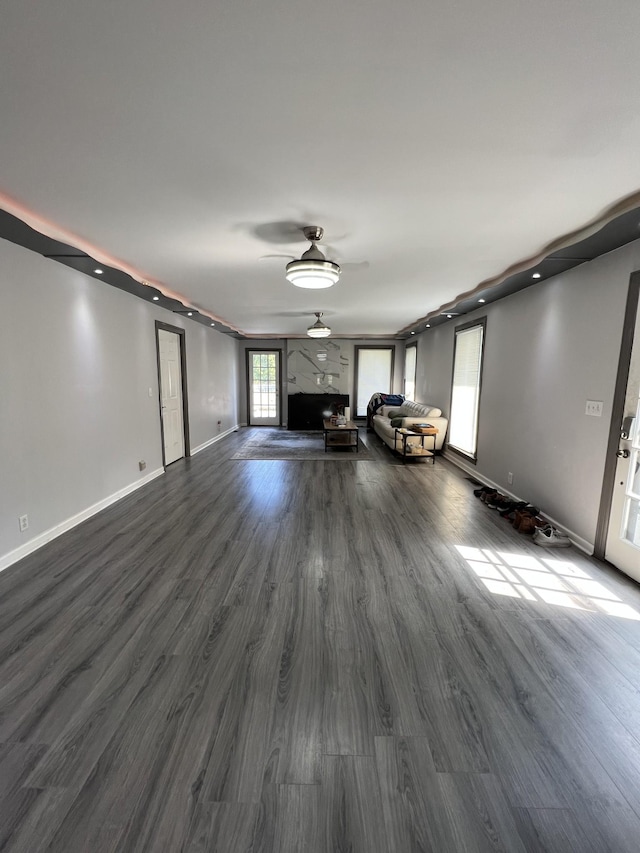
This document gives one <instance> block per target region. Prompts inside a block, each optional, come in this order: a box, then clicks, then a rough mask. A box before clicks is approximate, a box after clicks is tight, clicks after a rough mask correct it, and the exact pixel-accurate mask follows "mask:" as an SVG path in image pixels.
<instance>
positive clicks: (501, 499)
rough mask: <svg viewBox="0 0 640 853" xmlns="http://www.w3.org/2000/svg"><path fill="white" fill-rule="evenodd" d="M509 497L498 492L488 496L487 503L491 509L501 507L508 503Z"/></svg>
mask: <svg viewBox="0 0 640 853" xmlns="http://www.w3.org/2000/svg"><path fill="white" fill-rule="evenodd" d="M508 501H509V498H508V497H507V496H506V495H502V494H500V492H496V493H495V495H492V496H491V497H488V498H487V500H486V501H485V503H486V504H487V506H488V507H489V509H500V508H501V507H503V506H504V505H505V504H506V503H508Z"/></svg>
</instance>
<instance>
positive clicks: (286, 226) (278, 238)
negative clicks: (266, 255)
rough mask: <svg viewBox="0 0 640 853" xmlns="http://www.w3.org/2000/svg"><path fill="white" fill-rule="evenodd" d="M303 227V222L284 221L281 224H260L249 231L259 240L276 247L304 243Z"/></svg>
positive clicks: (305, 240)
mask: <svg viewBox="0 0 640 853" xmlns="http://www.w3.org/2000/svg"><path fill="white" fill-rule="evenodd" d="M304 227H305V223H304V222H293V221H291V220H285V221H283V222H262V223H260V224H259V225H253V226H252V227H251V229H250V230H251V231H252V233H253V235H254V236H255V237H257V238H258V239H259V240H263V241H264V242H265V243H271V244H272V245H278V244H288V243H306V242H307V238H306V237H305V236H304V233H303V228H304Z"/></svg>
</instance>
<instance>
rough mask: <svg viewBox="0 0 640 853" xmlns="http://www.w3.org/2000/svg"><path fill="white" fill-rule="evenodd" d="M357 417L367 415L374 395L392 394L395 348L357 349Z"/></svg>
mask: <svg viewBox="0 0 640 853" xmlns="http://www.w3.org/2000/svg"><path fill="white" fill-rule="evenodd" d="M355 352H356V387H355V392H356V393H355V398H356V417H358V418H364V417H366V415H367V404H368V402H369V400H370V399H371V397H372V396H373V395H374V394H377V393H378V392H380V393H381V394H390V393H391V385H392V382H393V355H394V352H395V347H383V346H380V347H358V346H357V347H356V348H355Z"/></svg>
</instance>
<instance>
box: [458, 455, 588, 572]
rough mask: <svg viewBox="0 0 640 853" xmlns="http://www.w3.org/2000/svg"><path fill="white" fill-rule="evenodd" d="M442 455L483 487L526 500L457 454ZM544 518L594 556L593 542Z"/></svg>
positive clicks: (515, 499)
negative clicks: (482, 474)
mask: <svg viewBox="0 0 640 853" xmlns="http://www.w3.org/2000/svg"><path fill="white" fill-rule="evenodd" d="M442 455H443V456H444V458H445V459H446V460H447V461H448V462H451V463H453V464H454V465H456V466H457V467H458V468H461V469H462V470H463V471H464V472H465V474H471V476H472V477H474V479H476V480H478V481H480V482H482V484H483V485H486V486H492V487H493V488H494V489H497V490H498V491H499V492H501V493H502V494H503V495H507V496H508V497H510V498H513V500H514V501H522V500H526V498H521V497H520V496H519V495H514V494H513V492H510V491H508V490H507V489H505V488H504V486H502V485H501V484H500V483H494V481H493V480H490V479H489V478H488V477H484V476H482V477H480V476H479V475H478V472H477V471H476V469H475V467H474V466H473V465H469V463H467V462H465V461H464V459H461V458H460V457H459V456H458V454H457V453H448V452H447V451H445V452H444V453H443V454H442ZM544 517H545V518H546V519H548V520H549V523H550V524H552V525H553V526H554V527H557V528H558V530H560V531H561V532H562V533H564V534H565V535H566V536H568V537H569V539H571V541H572V543H573V544H574V545H575V546H576V548H578V550H579V551H583V552H584V553H585V554H588V555H589V556H592V555H593V549H594V545H593V543H592V542H589V541H588V540H586V539H583V538H582V536H578V534H577V533H574V532H573V530H567V528H566V527H563V525H562V524H560V522H559V521H556V520H555V518H552V517H551V516H550V515H547V513H546V512H545V513H544Z"/></svg>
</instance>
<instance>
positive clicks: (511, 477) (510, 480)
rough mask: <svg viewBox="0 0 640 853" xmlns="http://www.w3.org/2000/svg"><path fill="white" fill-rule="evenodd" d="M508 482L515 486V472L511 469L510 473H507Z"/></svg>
mask: <svg viewBox="0 0 640 853" xmlns="http://www.w3.org/2000/svg"><path fill="white" fill-rule="evenodd" d="M507 483H508V484H509V485H510V486H513V474H512V473H511V471H509V473H508V474H507Z"/></svg>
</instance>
